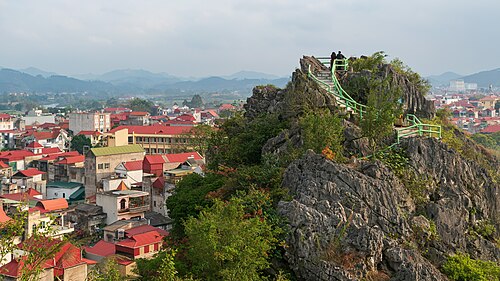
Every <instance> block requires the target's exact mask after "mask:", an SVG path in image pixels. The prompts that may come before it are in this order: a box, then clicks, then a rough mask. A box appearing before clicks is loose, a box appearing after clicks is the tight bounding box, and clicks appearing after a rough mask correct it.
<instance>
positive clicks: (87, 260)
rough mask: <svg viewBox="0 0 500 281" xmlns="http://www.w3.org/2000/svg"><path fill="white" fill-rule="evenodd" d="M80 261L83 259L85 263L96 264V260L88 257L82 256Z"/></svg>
mask: <svg viewBox="0 0 500 281" xmlns="http://www.w3.org/2000/svg"><path fill="white" fill-rule="evenodd" d="M82 261H84V262H85V263H86V264H87V265H94V264H97V262H96V261H93V260H89V259H86V258H82Z"/></svg>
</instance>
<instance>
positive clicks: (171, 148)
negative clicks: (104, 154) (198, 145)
mask: <svg viewBox="0 0 500 281" xmlns="http://www.w3.org/2000/svg"><path fill="white" fill-rule="evenodd" d="M192 128H193V127H192V126H164V125H151V126H119V127H117V128H114V129H113V130H111V131H109V133H108V134H107V137H108V145H111V143H124V142H125V143H128V144H138V145H140V146H141V147H143V148H144V150H145V151H146V154H164V153H176V152H182V151H190V150H192V149H193V147H192V145H191V136H190V134H189V132H190V131H191V129H192ZM124 138H125V139H124ZM110 139H111V140H113V141H112V142H110V141H109V140H110Z"/></svg>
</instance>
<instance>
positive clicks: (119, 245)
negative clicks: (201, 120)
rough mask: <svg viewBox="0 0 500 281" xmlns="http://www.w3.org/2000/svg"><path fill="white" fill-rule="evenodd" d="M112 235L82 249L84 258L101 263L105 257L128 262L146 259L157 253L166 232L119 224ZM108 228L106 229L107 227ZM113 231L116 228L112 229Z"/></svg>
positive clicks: (146, 227)
mask: <svg viewBox="0 0 500 281" xmlns="http://www.w3.org/2000/svg"><path fill="white" fill-rule="evenodd" d="M117 227H120V228H118V229H116V230H115V232H116V235H115V234H114V233H113V237H114V238H113V239H109V240H108V241H105V240H100V241H99V242H97V244H95V245H94V246H92V247H84V250H85V257H87V258H89V259H92V260H95V261H101V260H102V259H103V258H105V257H109V256H112V255H121V256H124V257H127V258H128V259H130V260H134V259H138V258H148V257H151V256H153V255H154V254H156V253H158V251H160V250H161V248H162V244H163V238H165V237H167V236H168V235H169V234H168V232H167V231H165V230H163V229H160V228H158V227H154V226H151V225H147V224H141V225H139V226H133V227H130V224H128V225H127V224H119V226H117ZM107 228H108V227H107ZM112 228H113V229H115V228H116V227H114V226H113V227H112Z"/></svg>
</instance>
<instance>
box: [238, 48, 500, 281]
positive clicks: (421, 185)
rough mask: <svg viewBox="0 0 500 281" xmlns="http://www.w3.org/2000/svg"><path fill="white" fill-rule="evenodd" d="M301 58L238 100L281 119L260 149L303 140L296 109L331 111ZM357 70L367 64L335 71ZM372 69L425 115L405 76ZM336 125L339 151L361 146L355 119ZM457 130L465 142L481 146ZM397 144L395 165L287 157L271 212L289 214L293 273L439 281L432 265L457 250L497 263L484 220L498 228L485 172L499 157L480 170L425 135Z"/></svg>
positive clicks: (251, 112)
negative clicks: (283, 83) (282, 81)
mask: <svg viewBox="0 0 500 281" xmlns="http://www.w3.org/2000/svg"><path fill="white" fill-rule="evenodd" d="M300 65H301V67H300V69H297V70H296V71H295V72H294V73H293V75H292V81H291V83H289V85H287V87H286V88H285V89H276V88H273V87H268V86H264V87H257V88H256V89H254V93H253V96H252V97H251V98H249V99H248V100H247V105H246V106H245V109H246V117H247V118H248V120H250V121H251V120H252V119H253V118H255V117H257V116H259V115H261V114H277V115H278V116H279V117H280V118H281V119H282V120H286V121H288V122H289V124H290V127H289V128H288V129H286V130H284V131H282V132H281V133H280V134H279V135H278V136H276V137H274V138H271V139H270V140H268V141H267V143H266V144H265V145H264V147H263V148H262V153H263V154H266V153H274V154H276V155H283V154H285V155H286V154H287V153H288V148H289V147H301V146H302V144H303V141H302V138H301V128H300V126H299V125H298V122H297V118H298V117H299V116H300V115H301V113H302V112H303V111H305V110H316V109H325V108H327V109H329V110H330V111H331V112H335V113H339V111H338V108H337V107H336V104H335V99H334V98H333V97H332V96H331V95H330V94H328V93H326V92H325V91H324V90H323V89H321V88H320V87H319V86H318V85H317V84H316V82H314V81H313V80H311V79H309V78H308V77H307V71H308V68H309V66H311V69H312V71H313V72H316V71H323V70H326V67H324V66H323V65H322V64H321V63H319V61H318V60H316V59H315V58H314V57H303V58H302V59H301V60H300ZM357 75H358V77H359V75H371V73H369V72H368V73H364V72H363V73H348V74H347V75H346V76H344V77H343V78H344V79H347V80H348V79H356V78H355V77H356V76H357ZM377 75H382V77H389V76H390V77H392V79H393V80H392V84H393V85H399V86H400V88H401V89H402V90H403V96H404V99H405V103H406V111H407V112H408V113H413V114H416V115H417V116H420V117H432V116H434V106H433V104H432V103H430V102H428V101H426V100H425V98H424V96H423V95H422V93H420V92H419V90H418V89H417V87H416V86H415V85H413V84H412V83H411V82H410V81H409V80H408V79H407V78H406V77H403V76H401V75H400V74H398V73H396V72H395V71H394V69H392V68H391V67H390V66H387V65H386V66H381V69H380V71H379V72H378V74H377ZM347 80H344V82H345V81H347ZM358 98H359V97H358ZM351 121H352V120H351ZM343 127H344V137H345V143H344V151H345V152H347V153H346V154H347V155H366V154H367V153H368V151H369V149H368V143H367V141H366V139H365V138H362V134H361V131H360V129H359V127H358V126H356V124H355V123H354V122H350V121H348V120H344V121H343ZM457 137H458V138H460V139H461V142H463V143H465V147H466V148H465V149H469V150H474V151H480V150H481V149H480V148H479V147H477V146H476V145H475V144H474V143H473V142H471V141H470V140H467V139H466V138H465V137H463V136H459V135H457ZM397 149H399V152H398V153H399V154H400V156H401V157H403V158H404V159H406V162H405V164H404V168H403V170H402V171H396V170H395V168H394V167H392V168H390V167H389V166H390V165H388V166H386V165H385V164H383V163H382V162H380V161H375V162H368V161H361V160H351V162H350V163H349V164H340V163H335V162H332V161H330V160H327V159H325V158H324V157H323V156H321V155H317V154H314V153H313V152H310V153H308V154H307V155H305V156H304V157H302V158H301V159H299V160H296V161H294V162H292V164H291V165H289V167H288V168H287V170H286V172H285V175H284V179H283V184H282V185H283V187H285V188H287V189H288V190H289V193H290V195H291V196H292V198H293V199H292V200H291V201H286V202H285V201H283V202H280V204H279V208H278V211H279V212H280V214H282V215H283V216H284V217H285V218H286V219H287V220H288V224H289V234H288V237H287V248H286V259H287V261H288V262H289V265H290V267H291V268H292V269H293V271H294V272H295V273H296V276H297V277H298V279H299V280H447V278H446V276H444V275H443V274H442V273H441V272H440V271H439V268H440V266H441V265H442V263H443V262H444V261H445V260H446V258H447V256H448V255H450V254H454V253H457V252H464V253H468V254H470V256H471V257H472V258H479V259H484V260H492V261H497V262H500V250H499V248H498V245H496V244H495V243H494V239H493V238H494V237H493V235H492V234H491V227H494V229H496V231H497V233H498V232H500V195H499V189H500V186H499V184H498V183H497V182H496V181H495V180H494V178H493V177H492V174H491V173H492V171H493V173H495V172H496V173H498V171H499V165H498V162H491V163H488V165H489V167H490V168H491V167H492V169H490V170H489V171H487V170H486V169H485V168H483V167H484V165H483V166H481V165H480V164H478V163H476V162H474V161H470V160H467V159H466V158H464V157H463V156H462V155H464V151H461V153H462V154H461V153H459V152H457V151H455V150H453V149H451V148H450V147H448V146H447V145H446V144H444V143H442V142H441V141H440V140H437V139H434V138H427V139H426V138H418V137H417V138H408V139H404V140H403V141H402V142H401V143H400V144H399V145H398V146H397ZM347 155H346V156H347ZM473 158H474V157H472V158H471V157H468V159H473ZM489 160H491V159H489ZM489 160H484V159H483V160H482V161H489ZM388 164H390V163H388ZM483 164H484V163H483ZM487 228H488V229H489V230H488V231H485V230H487Z"/></svg>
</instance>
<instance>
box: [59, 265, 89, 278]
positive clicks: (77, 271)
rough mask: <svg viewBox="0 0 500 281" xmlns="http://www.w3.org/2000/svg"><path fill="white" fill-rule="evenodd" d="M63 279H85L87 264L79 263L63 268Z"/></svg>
mask: <svg viewBox="0 0 500 281" xmlns="http://www.w3.org/2000/svg"><path fill="white" fill-rule="evenodd" d="M63 280H64V281H85V280H87V264H86V263H84V264H80V265H77V266H74V267H70V268H66V269H65V270H64V276H63Z"/></svg>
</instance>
